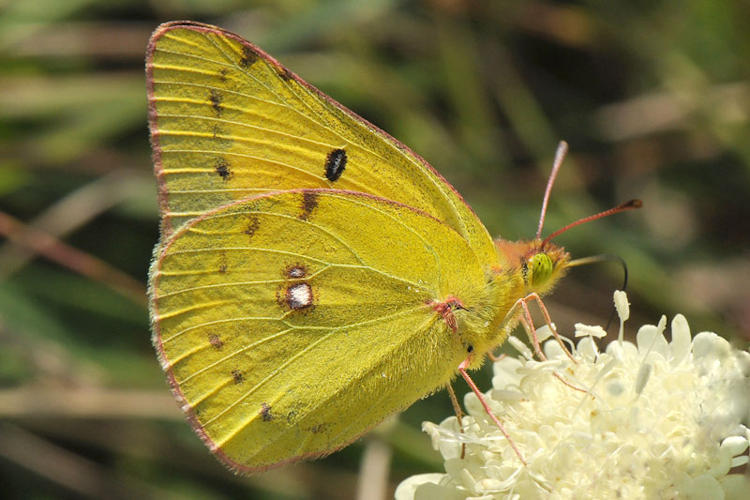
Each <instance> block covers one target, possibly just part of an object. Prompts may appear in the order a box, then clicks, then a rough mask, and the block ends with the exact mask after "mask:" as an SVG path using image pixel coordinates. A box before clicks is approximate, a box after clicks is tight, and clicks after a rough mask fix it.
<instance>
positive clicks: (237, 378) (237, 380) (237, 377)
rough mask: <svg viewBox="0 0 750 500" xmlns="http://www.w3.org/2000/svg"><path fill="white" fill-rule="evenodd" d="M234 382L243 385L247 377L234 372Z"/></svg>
mask: <svg viewBox="0 0 750 500" xmlns="http://www.w3.org/2000/svg"><path fill="white" fill-rule="evenodd" d="M232 380H234V383H235V384H241V383H242V382H244V381H245V376H244V375H243V374H242V372H241V371H239V370H232Z"/></svg>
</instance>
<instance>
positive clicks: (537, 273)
mask: <svg viewBox="0 0 750 500" xmlns="http://www.w3.org/2000/svg"><path fill="white" fill-rule="evenodd" d="M529 267H530V268H531V284H532V285H540V284H542V283H544V282H545V281H547V280H548V279H549V277H550V276H551V275H552V270H553V268H554V267H555V266H554V264H553V263H552V259H550V258H549V255H547V254H546V253H538V254H536V255H534V256H533V257H532V258H531V261H530V262H529Z"/></svg>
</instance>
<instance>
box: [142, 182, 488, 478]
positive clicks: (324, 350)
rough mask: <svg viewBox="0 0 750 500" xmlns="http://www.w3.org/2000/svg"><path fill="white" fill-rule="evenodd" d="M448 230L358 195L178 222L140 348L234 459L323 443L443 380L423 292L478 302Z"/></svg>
mask: <svg viewBox="0 0 750 500" xmlns="http://www.w3.org/2000/svg"><path fill="white" fill-rule="evenodd" d="M482 267H483V266H482V265H481V263H480V261H479V260H478V259H477V258H476V255H475V254H474V252H473V250H472V249H471V248H470V247H469V245H468V244H467V243H466V241H465V240H464V238H463V237H462V236H461V235H460V234H458V233H457V232H456V231H455V230H454V229H453V228H451V227H449V226H447V225H446V224H443V223H441V222H439V221H438V220H436V219H434V218H432V217H430V216H428V215H426V214H423V213H421V212H419V211H417V210H415V209H412V208H409V207H405V206H403V205H400V204H397V203H394V202H391V201H387V200H383V199H380V198H376V197H373V196H369V195H364V194H361V193H350V192H342V191H335V190H290V191H284V192H276V193H268V194H264V195H261V196H258V197H254V198H250V199H246V200H242V201H237V202H233V203H231V204H229V205H226V206H224V207H220V208H218V209H214V210H211V211H209V212H207V213H206V214H204V215H202V216H201V217H198V218H195V219H193V220H191V221H190V222H188V223H186V224H184V225H183V226H182V227H181V228H180V229H178V230H177V231H176V232H175V233H174V234H173V235H172V236H171V237H170V238H169V239H168V240H167V241H166V242H165V243H164V244H163V245H162V246H161V248H160V250H159V254H158V255H157V258H156V260H155V261H154V264H153V267H152V271H151V290H152V292H151V293H152V318H153V322H154V332H155V336H154V343H155V345H156V346H157V350H158V351H159V355H160V358H161V361H162V364H163V366H164V368H165V370H166V371H167V373H168V375H169V379H170V381H171V383H172V386H173V389H174V391H175V393H176V394H177V396H178V398H179V399H180V400H181V402H182V403H183V407H184V409H185V410H186V411H187V412H188V414H189V415H190V419H191V421H192V423H193V425H194V426H195V427H196V430H197V431H198V433H199V434H200V435H201V436H202V437H203V438H204V440H205V441H206V442H207V443H208V444H209V446H210V447H211V448H212V449H213V450H214V451H215V452H216V453H217V454H218V455H219V456H220V457H221V458H222V459H223V460H224V461H225V462H226V463H227V464H229V465H230V466H231V467H233V468H235V469H237V470H244V471H250V470H259V469H264V468H268V467H270V466H274V465H278V464H279V463H283V462H285V461H290V460H295V459H298V458H300V457H304V456H318V455H322V454H327V453H330V452H331V451H334V450H335V449H338V448H340V447H342V446H344V445H345V444H346V443H348V442H351V441H352V440H353V439H355V438H356V437H357V436H358V435H360V434H361V433H362V432H364V431H365V430H367V429H369V428H370V427H372V426H373V425H375V424H376V423H377V422H379V421H381V420H382V419H383V418H384V417H386V416H387V415H389V414H391V413H393V412H395V411H398V410H400V409H403V408H405V407H406V406H408V405H410V404H411V403H412V402H413V401H415V400H416V399H417V398H419V397H421V396H424V395H425V394H426V393H429V392H431V391H432V390H434V389H436V388H437V387H439V386H441V385H444V384H445V383H446V382H447V380H448V379H449V378H450V377H451V376H452V374H453V373H454V372H455V367H456V366H457V364H458V363H460V362H461V361H462V359H463V358H464V357H465V356H466V346H464V345H462V344H461V341H460V338H459V337H458V336H457V335H456V334H455V332H453V331H451V329H450V328H448V326H447V325H446V322H445V321H444V320H443V318H442V317H441V316H440V315H439V314H438V313H436V311H435V310H434V308H433V307H432V306H431V302H433V301H439V300H442V299H444V298H445V295H446V294H448V293H450V294H454V295H457V296H458V297H460V298H461V300H462V301H463V302H464V303H466V304H475V303H477V302H479V301H480V297H479V296H478V295H479V294H480V293H481V292H482V291H483V290H484V285H485V279H486V278H485V274H484V271H483V268H482Z"/></svg>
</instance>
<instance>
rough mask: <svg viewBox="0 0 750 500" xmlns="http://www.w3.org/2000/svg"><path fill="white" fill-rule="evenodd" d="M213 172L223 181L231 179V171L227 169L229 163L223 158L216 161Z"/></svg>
mask: <svg viewBox="0 0 750 500" xmlns="http://www.w3.org/2000/svg"><path fill="white" fill-rule="evenodd" d="M214 170H216V173H217V174H219V177H221V178H222V179H224V180H225V181H228V180H229V179H231V178H232V170H231V169H230V168H229V162H228V161H226V160H225V159H224V158H218V159H217V160H216V165H215V166H214Z"/></svg>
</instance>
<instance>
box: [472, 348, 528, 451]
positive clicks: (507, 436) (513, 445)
mask: <svg viewBox="0 0 750 500" xmlns="http://www.w3.org/2000/svg"><path fill="white" fill-rule="evenodd" d="M470 364H471V355H469V356H468V357H467V358H466V359H465V360H463V361H462V362H461V364H460V365H458V372H459V373H460V374H461V376H462V377H463V378H464V380H466V383H467V384H469V387H471V390H472V391H474V394H476V396H477V398H479V402H480V403H481V404H482V407H483V408H484V411H485V412H487V415H489V417H490V419H492V421H493V422H495V425H496V426H497V428H498V429H500V432H501V433H502V434H503V436H505V439H507V440H508V444H510V447H511V448H513V451H514V452H515V453H516V456H517V457H518V459H519V460H520V461H521V463H522V464H524V465H527V463H526V460H524V458H523V455H521V452H520V451H519V450H518V447H517V446H516V443H515V442H513V440H512V439H511V438H510V434H508V431H506V430H505V427H503V424H502V422H500V420H499V419H498V418H497V417H496V416H495V414H494V413H492V409H491V408H490V405H488V404H487V400H485V399H484V394H482V392H481V391H480V390H479V388H478V387H477V385H476V384H475V383H474V381H473V380H472V378H471V376H470V375H469V373H468V372H467V371H466V367H467V366H469V365H470Z"/></svg>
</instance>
